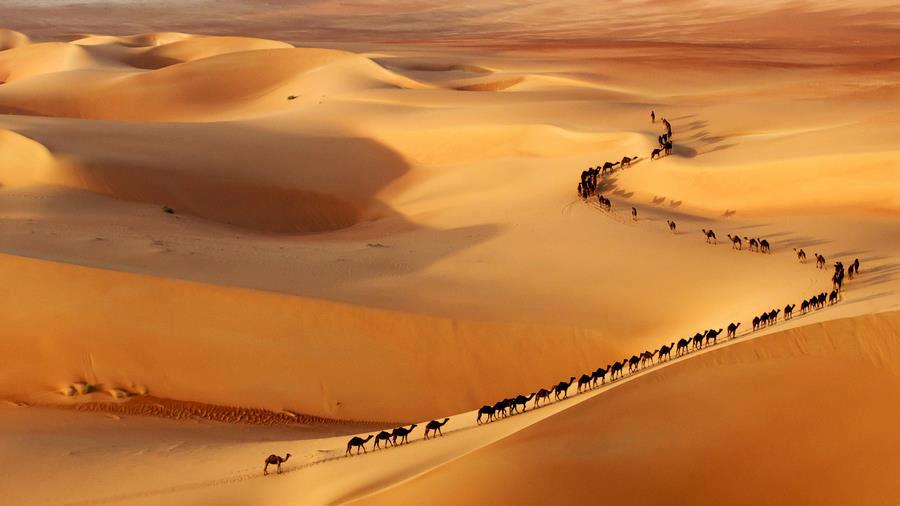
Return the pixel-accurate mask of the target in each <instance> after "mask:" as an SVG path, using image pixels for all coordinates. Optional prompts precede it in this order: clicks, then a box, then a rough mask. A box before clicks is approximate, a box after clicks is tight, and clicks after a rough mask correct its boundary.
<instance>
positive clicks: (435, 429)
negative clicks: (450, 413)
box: [425, 418, 450, 439]
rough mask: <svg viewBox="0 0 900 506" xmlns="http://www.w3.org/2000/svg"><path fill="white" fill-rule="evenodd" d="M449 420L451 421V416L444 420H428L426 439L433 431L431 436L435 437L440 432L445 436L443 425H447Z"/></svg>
mask: <svg viewBox="0 0 900 506" xmlns="http://www.w3.org/2000/svg"><path fill="white" fill-rule="evenodd" d="M449 421H450V419H449V418H444V421H443V422H439V421H437V420H432V421H430V422H428V425H426V426H425V439H428V433H429V432H432V433H433V434H432V436H431V437H435V436H437V435H438V434H440V435H441V436H442V437H443V435H444V433H443V432H441V427H443V426H444V425H447V422H449Z"/></svg>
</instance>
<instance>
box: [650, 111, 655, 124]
mask: <svg viewBox="0 0 900 506" xmlns="http://www.w3.org/2000/svg"><path fill="white" fill-rule="evenodd" d="M650 123H656V111H650Z"/></svg>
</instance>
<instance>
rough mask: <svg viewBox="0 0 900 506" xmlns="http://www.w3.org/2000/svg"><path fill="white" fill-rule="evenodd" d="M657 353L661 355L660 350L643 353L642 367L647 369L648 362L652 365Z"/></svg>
mask: <svg viewBox="0 0 900 506" xmlns="http://www.w3.org/2000/svg"><path fill="white" fill-rule="evenodd" d="M657 353H659V348H657V349H655V350H653V351H652V352H651V351H649V350H648V351H645V352H643V353H641V367H646V366H647V363H648V362H649V363H650V364H651V365H652V364H653V357H655V356H656V354H657Z"/></svg>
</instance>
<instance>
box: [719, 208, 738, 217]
mask: <svg viewBox="0 0 900 506" xmlns="http://www.w3.org/2000/svg"><path fill="white" fill-rule="evenodd" d="M735 214H737V210H736V209H726V210H725V212H724V213H722V217H723V218H731V217H732V216H734V215H735Z"/></svg>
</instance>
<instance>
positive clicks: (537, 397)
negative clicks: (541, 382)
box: [534, 388, 550, 408]
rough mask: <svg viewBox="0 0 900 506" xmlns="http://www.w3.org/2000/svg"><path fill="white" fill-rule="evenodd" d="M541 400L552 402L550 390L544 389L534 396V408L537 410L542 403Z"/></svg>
mask: <svg viewBox="0 0 900 506" xmlns="http://www.w3.org/2000/svg"><path fill="white" fill-rule="evenodd" d="M541 399H545V400H546V401H547V402H550V390H547V389H546V388H542V389H540V390H538V391H537V393H536V394H534V407H535V408H537V407H538V406H539V404H540V402H541Z"/></svg>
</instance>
